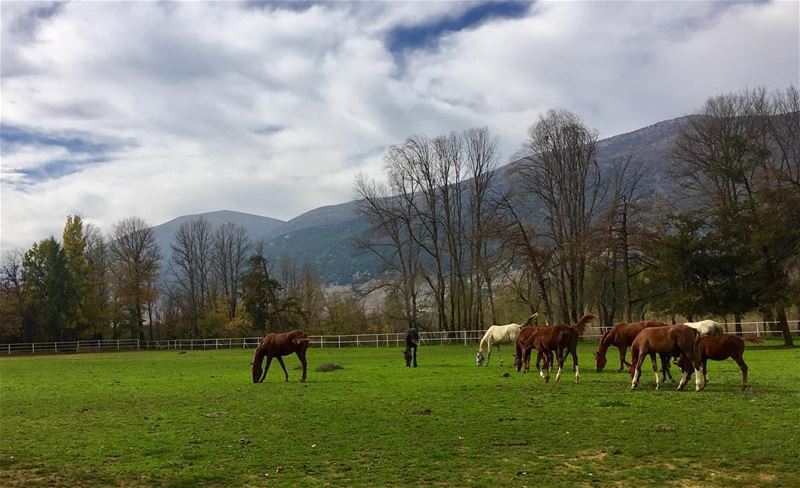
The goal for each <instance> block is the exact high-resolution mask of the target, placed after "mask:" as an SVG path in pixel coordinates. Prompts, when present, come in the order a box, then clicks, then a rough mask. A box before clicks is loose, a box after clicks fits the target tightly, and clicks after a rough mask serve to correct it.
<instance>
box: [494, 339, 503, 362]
mask: <svg viewBox="0 0 800 488" xmlns="http://www.w3.org/2000/svg"><path fill="white" fill-rule="evenodd" d="M495 347H496V348H497V357H499V358H500V366H502V365H503V353H502V352H500V343H499V342H498V343H497V345H496V346H495Z"/></svg>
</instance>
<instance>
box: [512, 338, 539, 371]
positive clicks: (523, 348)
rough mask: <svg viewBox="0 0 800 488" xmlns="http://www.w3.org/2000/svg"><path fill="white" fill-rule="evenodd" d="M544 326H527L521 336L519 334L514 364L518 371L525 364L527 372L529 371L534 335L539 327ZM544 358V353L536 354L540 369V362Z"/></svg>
mask: <svg viewBox="0 0 800 488" xmlns="http://www.w3.org/2000/svg"><path fill="white" fill-rule="evenodd" d="M542 328H543V327H525V328H523V329H522V330H521V331H520V333H519V336H517V342H516V354H515V355H514V364H515V366H516V367H517V371H518V372H519V371H521V370H522V366H523V365H524V366H525V372H526V373H527V372H528V371H529V370H530V369H531V351H532V350H533V347H534V346H533V337H534V335H535V334H536V332H538V331H539V329H542ZM541 360H542V355H541V354H537V355H536V369H539V364H540V362H541Z"/></svg>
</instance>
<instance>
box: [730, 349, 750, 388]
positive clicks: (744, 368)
mask: <svg viewBox="0 0 800 488" xmlns="http://www.w3.org/2000/svg"><path fill="white" fill-rule="evenodd" d="M733 360H734V361H736V364H738V365H739V369H741V370H742V390H746V389H747V363H745V362H744V358H743V357H742V355H741V354H740V355H739V356H737V357H734V358H733Z"/></svg>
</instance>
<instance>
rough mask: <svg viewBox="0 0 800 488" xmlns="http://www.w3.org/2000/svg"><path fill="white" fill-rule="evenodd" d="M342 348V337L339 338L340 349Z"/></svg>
mask: <svg viewBox="0 0 800 488" xmlns="http://www.w3.org/2000/svg"><path fill="white" fill-rule="evenodd" d="M341 348H342V336H339V349H341Z"/></svg>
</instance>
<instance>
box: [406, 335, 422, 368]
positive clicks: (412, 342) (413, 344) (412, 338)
mask: <svg viewBox="0 0 800 488" xmlns="http://www.w3.org/2000/svg"><path fill="white" fill-rule="evenodd" d="M417 346H419V332H417V329H415V328H413V327H412V328H410V329H408V332H406V349H405V351H403V356H404V357H405V358H406V368H410V367H411V358H412V356H411V350H412V349H413V350H414V356H413V358H414V367H415V368H416V367H417Z"/></svg>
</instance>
